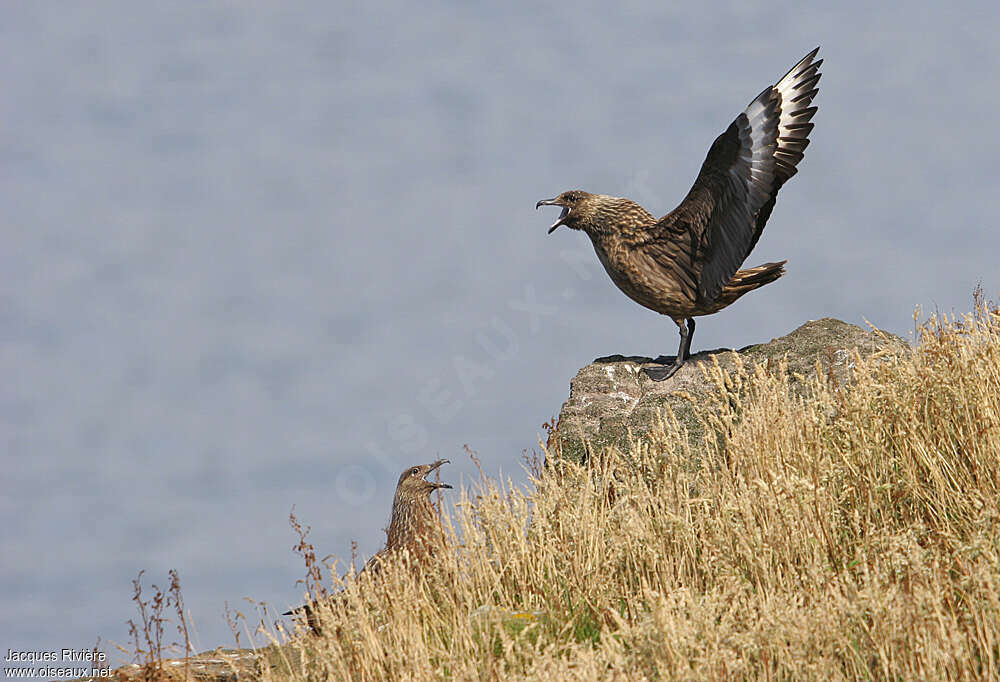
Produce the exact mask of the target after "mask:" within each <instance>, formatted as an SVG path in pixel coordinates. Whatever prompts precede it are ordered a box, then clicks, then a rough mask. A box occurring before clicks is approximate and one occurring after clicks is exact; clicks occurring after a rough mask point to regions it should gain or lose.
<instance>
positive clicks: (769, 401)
mask: <svg viewBox="0 0 1000 682" xmlns="http://www.w3.org/2000/svg"><path fill="white" fill-rule="evenodd" d="M703 368H704V371H705V372H706V373H707V374H708V375H709V377H710V379H711V381H712V382H713V383H714V385H715V389H716V390H715V391H714V393H713V394H712V397H711V398H710V399H709V400H707V401H701V402H700V404H699V405H698V415H699V419H700V420H701V422H702V423H701V426H702V427H703V431H704V436H703V438H702V440H701V441H700V443H698V442H696V443H692V442H690V441H689V439H688V438H687V437H686V434H685V433H684V429H683V428H682V427H681V426H680V425H679V423H678V421H677V420H675V419H674V418H673V416H672V414H670V413H667V414H664V415H662V418H661V419H659V420H658V423H657V424H656V425H655V427H654V428H653V429H652V430H651V432H650V434H649V435H648V436H645V437H644V438H643V439H642V440H633V441H632V442H631V443H630V444H629V446H628V447H627V448H624V451H623V450H619V449H615V448H610V449H605V450H604V451H600V452H592V453H591V454H590V458H589V461H588V462H587V463H586V464H584V465H582V466H581V465H577V464H573V463H570V462H563V461H554V462H549V463H548V465H546V466H538V465H536V466H533V467H531V469H532V470H531V479H530V481H531V483H530V486H528V487H527V488H524V489H522V488H518V487H515V486H512V485H511V484H510V482H509V481H508V482H502V481H497V480H493V479H491V478H489V477H486V476H484V477H483V478H482V479H481V481H480V482H479V483H478V485H477V486H476V487H474V489H472V490H469V491H463V492H462V493H460V494H458V493H456V495H454V496H453V497H454V498H458V502H457V503H456V504H455V506H454V509H450V510H449V511H448V513H447V514H445V515H444V517H443V520H442V522H443V524H444V527H445V531H446V533H447V534H448V536H449V538H450V539H451V541H452V543H453V547H451V548H450V549H449V550H448V551H446V552H445V553H444V554H443V555H442V556H441V557H440V561H439V564H438V565H437V566H436V567H435V568H434V569H433V570H427V571H423V572H421V573H419V575H417V576H414V574H413V572H411V571H408V570H405V567H404V566H402V565H401V564H402V563H405V562H400V563H398V564H395V565H392V566H390V567H389V569H388V570H386V571H385V574H384V578H382V579H381V581H380V582H379V583H377V584H372V583H368V584H365V583H364V581H354V580H353V579H348V580H346V581H341V580H339V579H336V578H334V588H335V589H339V588H340V587H343V588H344V592H343V594H342V595H341V596H340V597H339V598H338V599H336V600H334V602H333V604H332V606H331V607H330V608H329V609H328V610H325V611H324V613H323V618H324V623H325V634H324V636H322V637H318V638H317V637H312V636H309V635H307V634H306V633H305V632H298V633H296V634H295V635H294V636H293V637H292V639H291V641H290V642H288V643H287V644H284V645H283V646H281V647H280V648H279V649H277V652H280V655H279V656H278V658H281V659H283V663H284V664H282V665H275V667H273V668H271V669H270V670H265V672H264V676H265V677H271V678H282V679H287V678H289V677H292V678H296V679H305V678H308V679H336V680H427V679H453V680H510V679H517V680H520V679H528V680H534V679H538V680H550V679H560V680H624V679H629V680H636V679H710V680H715V679H718V680H726V679H746V678H751V679H795V680H810V679H813V680H830V679H849V680H855V679H865V680H918V679H922V680H943V679H1000V650H998V647H1000V509H998V500H1000V455H998V453H1000V312H998V311H997V309H995V308H991V307H990V306H987V305H985V304H983V303H982V302H980V301H977V305H976V311H975V313H974V314H970V315H968V316H965V317H964V318H960V319H949V318H942V317H934V318H931V319H930V320H929V321H927V322H925V323H924V324H922V325H921V327H920V333H919V342H918V344H917V345H916V346H915V347H914V348H906V349H904V350H902V351H898V350H897V352H894V353H888V352H887V353H882V354H876V355H875V356H873V357H870V358H868V359H863V358H861V357H860V356H856V357H855V358H854V366H853V368H852V370H851V374H852V376H851V378H850V383H849V384H847V383H841V381H840V380H838V379H837V378H836V377H834V376H832V375H826V376H824V375H813V376H811V377H801V376H800V377H797V378H796V377H789V375H788V373H786V372H785V371H783V368H782V367H781V366H780V363H779V362H772V363H770V366H754V367H749V366H743V365H739V364H738V365H737V369H736V370H734V371H729V372H727V371H723V370H721V369H720V368H719V367H718V366H717V365H716V366H713V365H712V363H711V362H706V363H705V364H704V365H703ZM793 382H794V384H795V386H794V387H793V386H792V385H791V384H792V383H793ZM803 385H804V386H805V390H804V391H803ZM359 583H360V584H359ZM327 588H328V589H329V583H327ZM270 634H271V636H273V637H274V638H275V639H276V640H277V641H278V642H282V643H283V642H284V640H285V637H286V634H285V633H283V632H281V631H277V632H275V631H274V630H273V629H272V630H270ZM286 664H287V665H286ZM289 667H290V669H291V670H294V671H295V672H294V673H288V672H287V670H288V669H289ZM280 669H284V670H285V672H278V671H279V670H280Z"/></svg>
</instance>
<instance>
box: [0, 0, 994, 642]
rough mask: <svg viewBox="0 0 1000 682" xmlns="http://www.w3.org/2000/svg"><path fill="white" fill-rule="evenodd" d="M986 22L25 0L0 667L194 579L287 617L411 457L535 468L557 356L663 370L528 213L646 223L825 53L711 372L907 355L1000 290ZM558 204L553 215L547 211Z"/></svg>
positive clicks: (667, 10)
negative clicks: (822, 327)
mask: <svg viewBox="0 0 1000 682" xmlns="http://www.w3.org/2000/svg"><path fill="white" fill-rule="evenodd" d="M998 29H1000V21H998V13H997V10H996V7H995V6H994V5H992V4H990V3H985V2H983V3H963V4H959V3H953V4H952V5H951V6H948V7H946V6H943V5H942V4H938V3H933V4H931V3H928V4H926V5H917V4H910V5H907V6H905V7H900V8H898V9H897V8H895V7H894V8H893V9H889V8H886V7H877V8H873V7H871V6H870V4H869V3H858V2H841V3H836V4H835V5H830V6H828V7H822V6H817V5H815V4H809V5H804V4H803V3H793V2H784V3H768V4H757V3H753V2H729V3H676V6H675V7H668V6H665V3H659V2H630V3H624V4H622V5H621V6H620V7H617V8H609V7H608V6H606V3H565V4H559V3H544V4H539V3H507V4H504V5H503V6H502V9H501V8H500V7H494V6H492V5H486V4H482V3H454V4H451V3H430V4H425V5H423V6H422V7H421V9H420V10H419V11H416V10H415V9H414V6H413V5H412V4H411V3H401V2H400V3H381V4H380V5H379V6H376V4H374V3H372V4H360V3H358V4H346V5H345V4H343V3H341V4H338V5H330V4H329V3H321V2H306V3H294V2H293V3H281V4H278V3H228V2H207V3H203V2H198V3H183V2H182V3H170V4H169V5H167V6H163V7H159V8H153V7H151V6H149V5H148V4H139V5H137V4H136V3H132V2H117V3H114V2H97V1H94V2H87V3H52V2H37V3H9V4H8V5H6V6H5V7H4V10H3V21H2V22H0V38H2V39H0V57H2V58H0V83H3V84H4V85H3V88H2V93H0V201H2V203H3V206H4V208H5V215H6V220H5V223H4V228H3V229H4V243H5V248H4V249H3V250H2V252H0V271H2V273H3V275H2V280H0V286H2V289H0V372H2V376H3V377H4V381H3V388H2V389H0V448H2V450H0V457H2V461H0V466H2V470H3V472H4V482H5V485H4V494H3V496H2V498H0V505H2V509H3V514H4V520H5V522H4V523H3V524H2V530H0V533H2V536H0V540H2V546H3V548H4V551H3V553H2V558H0V594H2V597H3V606H4V608H3V609H0V647H5V648H14V649H17V648H32V649H37V648H42V649H61V648H63V647H89V646H92V645H93V644H94V642H95V640H96V638H97V637H98V636H101V637H103V638H104V639H105V641H107V640H112V641H118V642H123V643H124V642H125V640H126V639H127V631H126V628H125V625H124V622H125V621H126V620H127V619H128V618H131V617H134V610H133V608H132V604H131V602H130V601H129V597H130V594H131V583H130V581H131V579H132V578H133V577H135V575H136V573H137V572H138V571H139V570H140V569H146V570H147V577H148V579H149V581H150V582H159V583H161V584H163V583H165V582H166V573H167V570H168V569H170V568H176V569H177V570H178V571H179V572H180V575H181V579H182V583H183V588H184V594H185V597H186V599H187V603H188V606H189V607H190V609H191V611H192V612H193V616H194V620H195V625H196V627H197V630H198V632H199V639H198V644H199V646H200V648H211V647H214V646H217V645H220V644H231V643H232V638H231V636H230V635H229V633H228V628H227V627H226V625H225V621H224V618H223V615H222V614H223V609H224V603H225V602H227V601H228V602H229V603H230V604H231V605H241V604H242V602H241V599H242V598H243V597H244V596H249V597H252V598H255V599H260V600H266V601H268V602H271V603H274V604H276V605H277V606H281V607H284V606H287V605H288V604H289V603H290V602H293V601H296V600H297V599H298V595H299V588H298V587H296V585H295V580H296V579H297V578H299V577H300V576H301V574H302V567H301V565H300V564H299V562H298V560H297V558H296V557H295V556H294V555H293V554H292V552H291V550H290V548H291V546H292V544H293V540H294V537H293V535H292V533H291V531H290V529H289V528H288V524H287V516H288V512H289V509H290V508H291V507H292V505H293V504H294V505H296V510H297V513H298V515H299V517H300V519H302V520H303V521H304V522H306V523H309V524H311V525H312V526H313V534H312V536H311V537H312V540H313V542H314V543H315V544H316V546H317V549H318V551H319V552H320V554H321V555H323V554H328V553H332V554H337V555H340V556H342V557H349V556H350V543H351V540H352V539H353V540H357V542H358V547H359V551H360V554H361V555H362V558H364V557H366V556H367V555H368V554H369V553H371V552H372V551H374V550H375V549H377V548H378V546H379V545H380V543H381V542H382V540H383V535H382V533H381V528H382V527H383V526H384V525H385V522H386V518H387V515H388V509H389V504H390V500H391V496H392V492H393V486H394V483H395V480H396V478H397V476H398V474H399V472H400V471H401V470H402V469H403V468H405V467H406V466H408V465H410V464H413V463H417V462H427V461H431V460H433V459H436V458H438V457H447V458H450V459H452V460H453V461H454V462H455V464H454V465H453V466H450V467H446V468H445V469H444V470H443V472H442V473H443V475H444V477H445V478H446V479H447V480H450V481H451V482H458V480H459V478H460V475H461V474H465V475H468V474H469V473H470V472H471V471H472V466H471V464H470V463H469V462H468V459H467V458H466V457H465V456H464V454H463V445H464V444H466V443H468V444H469V445H470V447H472V448H473V449H474V450H476V451H478V452H479V454H480V456H481V458H482V461H483V464H484V466H485V468H486V469H487V470H489V471H492V472H495V471H498V470H503V471H504V472H507V473H510V474H511V475H512V476H513V477H514V478H515V479H516V480H523V474H522V473H521V470H520V465H519V460H520V457H521V453H522V451H523V450H524V449H530V448H533V447H535V446H536V442H537V434H538V432H539V431H540V425H541V423H542V422H543V421H545V420H547V419H549V418H550V417H552V416H553V415H555V414H557V413H558V411H559V408H560V405H561V403H562V401H563V400H564V399H565V398H566V395H567V390H568V385H569V380H570V379H571V378H572V376H573V375H574V373H575V372H576V370H577V369H578V368H579V367H581V366H582V365H584V364H586V363H587V362H589V361H590V360H592V359H593V358H595V357H598V356H603V355H608V354H612V353H626V354H641V355H657V354H659V353H672V352H673V351H674V350H675V349H676V345H677V337H676V328H675V327H674V325H673V323H671V322H670V321H669V320H667V319H665V318H662V317H660V316H658V315H656V314H654V313H652V312H650V311H648V310H645V309H643V308H641V307H639V306H638V305H636V304H634V303H632V302H631V301H629V300H628V299H626V298H625V297H624V296H623V295H622V294H621V293H620V292H619V291H617V290H616V289H615V287H614V286H613V285H612V284H611V282H610V280H608V278H607V277H606V275H605V274H604V272H603V270H601V269H600V266H599V265H598V264H597V260H596V258H595V257H594V255H593V253H592V251H591V249H590V246H589V244H588V243H587V241H586V238H585V237H583V236H582V235H580V234H577V233H571V232H570V231H568V230H561V231H558V232H556V233H555V234H553V235H551V236H546V234H545V230H546V227H547V226H548V225H549V223H550V222H551V221H552V220H553V219H554V218H553V216H552V215H551V213H550V212H542V211H538V212H536V211H535V210H534V205H535V202H536V201H537V200H538V199H541V198H545V197H551V196H553V195H555V194H557V193H558V192H559V191H562V190H565V189H570V188H576V187H579V188H583V189H587V190H590V191H595V192H601V193H606V194H616V195H626V196H630V197H632V198H634V199H636V200H638V201H640V202H641V203H643V204H644V205H645V206H646V207H647V208H649V209H650V210H651V211H652V212H653V213H655V214H658V215H659V214H663V213H665V212H666V211H668V210H669V209H671V208H673V206H674V205H676V203H677V202H678V201H679V200H680V199H681V198H682V197H683V195H684V194H685V193H686V192H687V190H688V188H689V186H690V184H691V182H692V181H693V179H694V176H695V174H696V172H697V169H698V167H699V166H700V164H701V162H702V160H703V158H704V155H705V153H706V151H707V149H708V146H709V144H710V143H711V141H712V140H713V139H714V137H715V136H716V135H717V134H718V133H719V132H721V131H722V130H723V129H724V128H725V127H726V126H727V125H728V123H729V122H730V121H731V120H732V118H733V117H734V116H735V115H736V114H737V113H738V112H739V111H740V110H742V108H743V107H744V106H745V105H746V104H747V102H749V101H750V99H752V98H753V97H754V96H755V95H756V94H757V93H758V92H759V91H760V90H761V89H762V88H763V87H764V86H765V85H767V84H769V83H772V82H774V81H775V80H776V79H777V78H778V77H780V76H781V75H782V74H783V73H784V72H785V71H786V70H787V69H788V68H789V67H790V66H791V65H792V64H794V63H795V62H796V61H797V60H798V59H799V58H800V57H801V56H802V55H804V54H805V53H806V52H808V51H809V50H810V49H812V48H813V47H814V46H816V45H822V51H821V55H822V56H823V57H824V58H825V59H826V62H825V63H824V67H823V72H824V76H823V79H822V81H821V91H820V94H819V97H818V98H817V103H818V105H819V114H818V115H817V117H816V119H815V121H816V130H815V132H814V134H813V136H812V137H813V144H812V146H810V148H809V149H808V152H807V154H806V158H805V161H804V162H803V163H802V164H801V166H800V170H801V172H800V173H799V175H798V176H796V177H795V178H794V179H793V180H792V181H791V182H789V184H788V185H787V186H786V187H785V188H784V189H783V190H782V193H781V195H780V196H779V200H778V204H777V207H776V209H775V211H774V214H773V216H772V218H771V220H770V222H769V224H768V227H767V230H766V231H765V233H764V236H763V238H762V239H761V241H760V244H759V245H758V247H757V249H756V251H755V252H754V253H753V254H752V255H751V257H750V258H749V259H748V265H756V264H758V263H763V262H766V261H770V260H778V259H782V258H787V259H788V260H789V263H788V266H787V269H788V274H787V275H786V276H785V277H784V278H783V279H782V280H780V281H779V282H777V283H775V284H773V285H770V286H768V287H767V288H766V289H764V290H762V291H759V292H755V293H753V294H751V295H749V296H747V297H746V298H744V299H742V300H741V301H740V302H739V303H738V304H736V305H734V306H732V307H731V308H729V309H727V310H726V311H724V312H723V313H721V314H719V315H716V316H714V317H712V318H706V319H705V320H704V321H702V322H700V323H699V326H698V335H697V336H696V338H695V342H694V350H700V349H704V348H716V347H720V346H729V347H740V346H744V345H747V344H750V343H754V342H759V341H766V340H768V339H770V338H772V337H776V336H780V335H783V334H786V333H788V332H789V331H791V330H792V329H794V328H795V327H797V326H798V325H800V324H801V323H802V322H804V321H805V320H807V319H815V318H819V317H824V316H828V315H830V316H835V317H839V318H841V319H844V320H847V321H849V322H853V323H858V324H862V323H863V322H864V321H865V320H870V321H871V322H872V323H874V324H876V325H879V326H882V327H885V328H887V329H889V330H891V331H894V332H896V333H900V334H903V335H905V334H907V333H908V332H909V331H910V330H911V329H912V320H911V316H912V312H913V308H914V306H916V305H923V306H925V307H926V308H933V307H934V306H938V307H940V308H941V309H942V310H952V309H954V310H960V311H961V310H967V309H968V307H969V301H970V292H971V291H972V288H973V287H974V286H975V284H976V282H977V281H978V280H980V279H982V281H983V285H984V287H985V288H986V290H987V291H988V292H996V291H997V290H998V289H1000V275H998V273H997V268H996V258H997V256H996V254H997V253H1000V236H998V231H997V226H996V222H997V220H996V219H997V216H998V213H1000V193H998V192H997V189H996V186H997V177H998V175H997V172H996V159H997V158H998V151H1000V150H998V145H997V143H996V130H995V120H996V110H997V107H998V105H1000V94H998V93H1000V90H998V88H997V87H996V84H997V77H998V74H1000V68H998V67H1000V47H998V46H997V42H996V39H995V36H996V35H997V34H998V32H1000V31H998ZM543 213H544V214H543Z"/></svg>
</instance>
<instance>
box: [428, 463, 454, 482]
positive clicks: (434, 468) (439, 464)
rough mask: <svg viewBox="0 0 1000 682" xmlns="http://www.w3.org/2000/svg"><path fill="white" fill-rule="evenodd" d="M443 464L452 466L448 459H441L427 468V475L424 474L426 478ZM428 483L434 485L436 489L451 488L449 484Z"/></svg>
mask: <svg viewBox="0 0 1000 682" xmlns="http://www.w3.org/2000/svg"><path fill="white" fill-rule="evenodd" d="M442 464H451V462H449V461H448V460H446V459H439V460H438V461H436V462H434V463H433V464H431V465H430V466H429V467H427V473H425V474H424V478H426V477H427V476H430V474H431V472H432V471H435V470H436V469H438V468H440V466H441V465H442ZM428 483H431V484H433V485H434V487H435V488H451V486H450V485H448V484H447V483H435V482H434V481H428Z"/></svg>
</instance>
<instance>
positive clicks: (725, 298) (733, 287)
mask: <svg viewBox="0 0 1000 682" xmlns="http://www.w3.org/2000/svg"><path fill="white" fill-rule="evenodd" d="M787 262H788V261H786V260H783V261H780V262H778V263H764V265H758V266H757V267H755V268H749V269H747V270H737V271H736V274H735V275H733V278H732V279H731V280H729V284H727V285H726V286H724V287H723V288H722V293H721V294H719V297H718V298H717V299H716V300H715V305H713V306H712V307H713V310H712V312H713V313H714V312H716V311H719V310H722V309H723V308H725V307H726V306H727V305H729V304H730V303H732V302H733V301H735V300H736V299H738V298H739V297H740V296H742V295H743V294H745V293H747V292H750V291H753V290H754V289H759V288H760V287H762V286H764V285H765V284H770V283H771V282H773V281H774V280H776V279H778V278H779V277H781V276H782V275H783V274H785V263H787Z"/></svg>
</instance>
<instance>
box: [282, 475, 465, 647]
mask: <svg viewBox="0 0 1000 682" xmlns="http://www.w3.org/2000/svg"><path fill="white" fill-rule="evenodd" d="M447 463H448V460H446V459H439V460H438V461H436V462H433V463H431V464H418V465H416V466H412V467H410V468H409V469H407V470H406V471H404V472H403V473H402V474H400V476H399V482H398V483H397V484H396V494H395V496H394V497H393V499H392V515H391V516H390V517H389V527H388V528H386V531H385V533H386V543H385V547H383V548H382V549H381V550H379V551H378V552H377V553H375V554H374V555H373V556H372V558H371V559H369V560H368V562H367V563H366V564H365V566H364V568H362V569H361V571H359V573H358V577H359V578H360V577H361V576H362V575H364V576H367V577H369V578H371V577H374V576H377V575H378V574H379V573H380V572H381V570H382V565H383V564H384V562H385V561H386V560H388V559H390V558H391V557H393V556H394V555H398V554H399V553H401V552H402V551H404V550H406V552H407V554H408V555H409V560H410V567H411V568H413V569H415V570H419V568H420V567H421V566H423V565H426V562H427V561H428V560H430V559H431V558H433V556H434V554H435V552H436V551H437V550H438V549H439V548H440V547H441V546H443V544H444V533H443V531H442V529H441V525H440V523H439V521H438V518H437V509H436V508H435V506H434V504H433V503H432V502H431V493H432V492H434V491H435V490H440V489H442V488H451V486H450V485H448V484H447V483H437V482H434V481H428V480H426V477H427V476H428V475H429V474H430V473H431V472H433V471H436V470H437V469H438V467H440V466H441V465H442V464H447ZM283 615H285V616H300V617H304V618H305V620H306V622H307V623H308V624H309V627H310V628H311V629H312V631H313V632H314V633H315V634H320V632H321V630H320V623H319V617H318V615H317V613H316V609H315V606H314V604H305V605H303V606H300V607H298V608H295V609H292V610H291V611H287V612H285V613H284V614H283Z"/></svg>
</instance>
